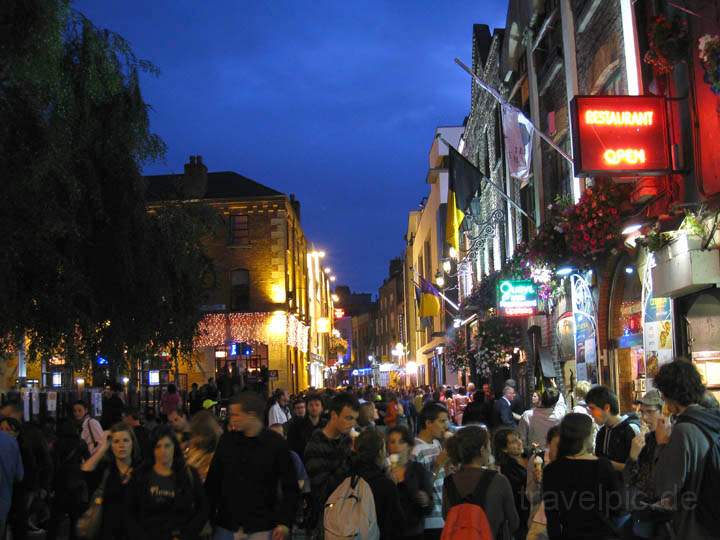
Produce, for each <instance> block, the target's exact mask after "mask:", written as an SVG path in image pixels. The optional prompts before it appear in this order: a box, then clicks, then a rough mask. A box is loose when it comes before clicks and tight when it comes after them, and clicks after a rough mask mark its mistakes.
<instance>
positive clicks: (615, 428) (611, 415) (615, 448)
mask: <svg viewBox="0 0 720 540" xmlns="http://www.w3.org/2000/svg"><path fill="white" fill-rule="evenodd" d="M585 401H586V402H587V406H588V410H589V411H590V414H591V416H592V417H593V419H594V420H595V423H596V424H597V425H599V426H601V428H600V431H598V433H597V436H596V438H595V455H596V456H597V457H604V458H607V459H609V460H610V463H612V466H613V468H614V469H615V470H616V471H618V477H619V476H621V472H622V470H623V469H624V468H625V463H626V462H627V459H628V457H629V456H630V449H631V447H632V441H633V439H634V438H635V437H636V436H637V435H639V434H640V426H639V423H638V422H637V420H636V419H634V418H631V417H628V416H625V415H621V414H620V404H619V402H618V398H617V396H616V395H615V393H614V392H613V391H612V390H610V389H609V388H607V387H606V386H595V387H593V388H592V389H591V390H590V391H589V392H588V393H587V396H586V397H585Z"/></svg>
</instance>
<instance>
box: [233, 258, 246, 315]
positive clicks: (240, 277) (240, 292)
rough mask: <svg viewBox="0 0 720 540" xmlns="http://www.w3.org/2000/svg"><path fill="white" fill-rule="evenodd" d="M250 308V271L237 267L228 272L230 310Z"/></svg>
mask: <svg viewBox="0 0 720 540" xmlns="http://www.w3.org/2000/svg"><path fill="white" fill-rule="evenodd" d="M248 309H250V272H248V271H247V270H245V269H244V268H238V269H236V270H233V271H232V272H230V310H231V311H247V310H248Z"/></svg>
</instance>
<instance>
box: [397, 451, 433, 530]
mask: <svg viewBox="0 0 720 540" xmlns="http://www.w3.org/2000/svg"><path fill="white" fill-rule="evenodd" d="M397 488H398V492H399V494H400V506H401V507H402V510H403V515H404V517H405V525H404V527H403V536H419V535H421V534H422V533H423V530H424V525H425V523H424V520H425V516H427V515H429V514H430V513H432V509H433V480H432V476H431V475H430V472H429V471H428V470H427V469H426V468H425V467H423V466H422V464H421V463H418V462H417V461H410V462H409V463H408V464H407V467H406V469H405V480H404V481H403V482H400V483H399V484H398V485H397ZM420 491H422V492H424V493H425V495H426V496H427V497H426V501H427V504H425V505H422V504H421V503H420V501H419V500H418V493H419V492H420Z"/></svg>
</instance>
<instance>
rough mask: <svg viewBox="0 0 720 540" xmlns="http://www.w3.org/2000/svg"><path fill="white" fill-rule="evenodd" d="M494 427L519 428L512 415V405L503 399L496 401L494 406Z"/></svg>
mask: <svg viewBox="0 0 720 540" xmlns="http://www.w3.org/2000/svg"><path fill="white" fill-rule="evenodd" d="M492 423H493V427H512V428H514V427H517V422H516V421H515V418H514V417H513V415H512V405H511V404H510V403H508V402H507V400H506V399H505V398H503V397H501V398H500V399H496V400H495V403H494V405H493V418H492Z"/></svg>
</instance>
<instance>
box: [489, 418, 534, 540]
mask: <svg viewBox="0 0 720 540" xmlns="http://www.w3.org/2000/svg"><path fill="white" fill-rule="evenodd" d="M493 453H494V455H495V463H497V465H498V466H499V468H500V472H501V473H502V474H503V475H505V477H506V478H507V479H508V480H509V481H510V486H511V487H512V492H513V499H514V501H515V508H517V512H518V515H519V516H520V532H519V533H518V537H520V538H525V534H526V533H527V523H528V518H529V517H530V516H529V513H530V503H529V502H528V500H527V496H526V494H525V486H526V485H527V465H528V460H527V458H526V457H525V455H524V448H523V443H522V439H521V438H520V433H518V432H517V431H516V430H514V429H507V428H506V429H499V430H498V431H496V432H495V436H494V439H493Z"/></svg>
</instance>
